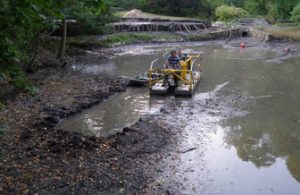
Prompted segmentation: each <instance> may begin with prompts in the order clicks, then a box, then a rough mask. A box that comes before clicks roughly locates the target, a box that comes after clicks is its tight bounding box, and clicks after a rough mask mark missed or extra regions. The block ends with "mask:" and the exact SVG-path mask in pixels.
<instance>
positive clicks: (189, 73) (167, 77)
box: [148, 53, 202, 97]
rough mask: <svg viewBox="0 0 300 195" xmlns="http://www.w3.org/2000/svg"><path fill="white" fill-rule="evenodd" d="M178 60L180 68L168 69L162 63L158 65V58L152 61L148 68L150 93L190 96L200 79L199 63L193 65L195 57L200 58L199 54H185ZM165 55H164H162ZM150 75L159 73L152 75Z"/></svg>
mask: <svg viewBox="0 0 300 195" xmlns="http://www.w3.org/2000/svg"><path fill="white" fill-rule="evenodd" d="M183 56H184V57H182V58H181V60H180V66H181V68H180V69H168V68H165V66H164V64H161V65H159V64H158V61H159V59H156V60H154V61H152V63H151V66H150V69H149V73H148V76H149V89H150V95H167V94H168V93H174V95H175V96H189V97H191V96H192V95H193V93H194V90H195V88H196V86H197V84H198V83H199V81H200V78H201V74H200V66H201V65H200V64H198V65H195V62H196V61H197V59H200V60H201V59H202V56H201V54H200V53H199V54H198V55H187V54H183ZM164 57H166V55H164ZM152 75H161V76H160V77H153V76H152Z"/></svg>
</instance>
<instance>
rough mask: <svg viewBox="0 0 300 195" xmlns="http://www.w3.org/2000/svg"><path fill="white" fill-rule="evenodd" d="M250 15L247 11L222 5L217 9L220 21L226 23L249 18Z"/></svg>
mask: <svg viewBox="0 0 300 195" xmlns="http://www.w3.org/2000/svg"><path fill="white" fill-rule="evenodd" d="M248 15H249V14H248V12H247V11H246V10H244V9H242V8H238V7H234V6H228V5H222V6H220V7H217V9H216V16H217V18H218V20H220V21H225V22H230V21H232V20H234V19H237V18H243V17H247V16H248Z"/></svg>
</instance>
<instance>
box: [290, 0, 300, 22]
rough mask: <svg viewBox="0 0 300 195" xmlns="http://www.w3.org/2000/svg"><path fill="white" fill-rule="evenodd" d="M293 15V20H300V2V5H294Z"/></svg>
mask: <svg viewBox="0 0 300 195" xmlns="http://www.w3.org/2000/svg"><path fill="white" fill-rule="evenodd" d="M291 15H292V16H291V20H293V21H294V22H300V3H298V5H297V6H296V7H294V9H293V11H292V13H291Z"/></svg>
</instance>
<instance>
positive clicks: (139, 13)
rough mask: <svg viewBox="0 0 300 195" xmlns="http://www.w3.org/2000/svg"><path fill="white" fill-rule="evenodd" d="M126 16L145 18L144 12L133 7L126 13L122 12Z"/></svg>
mask: <svg viewBox="0 0 300 195" xmlns="http://www.w3.org/2000/svg"><path fill="white" fill-rule="evenodd" d="M124 17H126V18H145V17H146V14H145V13H144V12H143V11H142V10H138V9H133V10H131V11H129V12H127V13H126V14H124Z"/></svg>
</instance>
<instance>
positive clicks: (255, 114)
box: [59, 43, 300, 195]
mask: <svg viewBox="0 0 300 195" xmlns="http://www.w3.org/2000/svg"><path fill="white" fill-rule="evenodd" d="M264 46H265V45H264ZM172 47H174V45H166V46H163V47H162V46H144V48H143V47H142V46H139V47H138V48H137V47H128V48H126V53H123V55H120V56H118V57H116V58H114V59H112V60H111V62H110V63H108V64H104V65H97V64H92V65H84V66H83V65H82V66H77V68H78V71H80V72H83V73H88V74H99V75H109V76H111V75H114V76H119V75H125V76H133V75H136V74H138V73H140V72H143V71H146V70H147V68H148V66H149V63H150V62H151V61H152V59H154V58H156V57H157V56H159V55H161V54H162V53H163V52H164V51H165V49H167V48H172ZM182 47H186V48H188V49H191V50H193V51H203V52H204V59H203V64H204V67H203V74H204V76H203V80H202V81H201V82H200V85H199V88H198V89H197V91H196V93H195V95H194V97H193V98H191V99H175V98H174V97H164V98H162V97H160V98H150V97H149V95H148V92H147V89H145V88H129V89H128V90H127V92H125V93H121V94H118V95H116V96H114V97H112V98H110V99H108V100H107V101H106V102H104V103H102V104H100V105H99V106H95V107H93V108H91V109H89V110H86V111H84V112H83V113H80V114H78V115H76V116H74V117H71V118H69V119H66V120H64V121H62V123H61V124H60V125H59V128H63V129H68V130H74V131H80V132H84V133H86V134H89V135H97V136H107V135H111V134H113V133H115V132H116V131H119V130H120V129H122V127H124V126H127V125H130V124H132V123H134V122H135V121H136V120H138V118H139V117H140V116H142V115H143V114H148V113H157V112H159V110H160V108H161V107H163V106H165V105H166V104H167V103H169V102H174V103H175V104H176V108H177V109H176V110H175V111H174V112H172V113H170V116H167V117H165V118H163V119H164V120H167V121H169V123H175V124H176V123H177V125H179V126H180V125H181V126H180V127H182V128H183V129H184V130H183V134H182V136H181V138H180V140H178V142H179V143H178V145H177V147H178V148H180V151H183V150H186V149H187V151H188V149H189V148H193V149H192V150H191V151H188V152H179V153H175V154H172V155H171V157H170V158H172V159H170V160H166V161H165V162H164V163H165V168H164V171H163V173H162V174H161V175H160V178H158V181H159V185H160V186H163V187H164V188H167V189H171V190H170V191H172V190H173V191H177V192H182V193H186V194H228V195H234V194H237V195H238V194H243V195H244V194H249V195H252V194H262V195H265V194H300V183H299V182H300V101H299V99H300V90H299V89H300V77H299V75H300V66H299V64H298V62H299V59H300V58H291V59H286V60H285V61H275V60H272V59H273V58H274V59H276V57H278V56H281V55H282V52H281V51H273V50H270V48H269V47H268V46H266V47H262V44H259V43H258V44H257V45H255V44H254V45H252V47H249V48H246V49H240V48H238V47H235V45H234V44H233V45H232V46H231V47H223V46H219V45H197V44H193V45H189V46H185V45H183V46H182ZM137 51H139V52H137ZM143 51H144V52H143ZM132 53H139V54H138V55H132ZM174 159H175V160H174ZM157 185H158V184H157Z"/></svg>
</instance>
